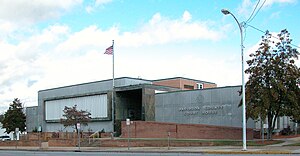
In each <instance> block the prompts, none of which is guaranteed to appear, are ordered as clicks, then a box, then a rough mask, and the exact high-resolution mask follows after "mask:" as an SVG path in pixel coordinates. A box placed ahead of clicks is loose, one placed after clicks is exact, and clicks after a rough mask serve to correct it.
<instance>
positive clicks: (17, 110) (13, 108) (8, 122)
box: [1, 98, 26, 133]
mask: <svg viewBox="0 0 300 156" xmlns="http://www.w3.org/2000/svg"><path fill="white" fill-rule="evenodd" d="M1 122H2V124H3V128H5V129H6V131H5V132H6V133H10V132H14V131H15V129H16V128H19V131H21V132H24V131H25V127H26V116H25V114H24V112H23V106H22V103H21V101H20V100H19V99H18V98H15V99H14V101H13V102H12V103H11V104H10V105H9V108H8V110H7V111H6V112H5V113H4V118H3V120H2V121H1Z"/></svg>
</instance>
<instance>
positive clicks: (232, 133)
mask: <svg viewBox="0 0 300 156" xmlns="http://www.w3.org/2000/svg"><path fill="white" fill-rule="evenodd" d="M127 130H128V126H126V122H122V135H121V137H123V138H127V137H128V131H127ZM129 130H130V137H132V138H167V137H168V134H170V138H182V139H231V140H242V138H243V135H242V128H237V127H225V126H212V125H202V124H177V123H164V122H149V121H134V122H133V123H132V124H131V125H130V126H129ZM168 132H169V133H168ZM247 140H253V129H250V128H248V129H247Z"/></svg>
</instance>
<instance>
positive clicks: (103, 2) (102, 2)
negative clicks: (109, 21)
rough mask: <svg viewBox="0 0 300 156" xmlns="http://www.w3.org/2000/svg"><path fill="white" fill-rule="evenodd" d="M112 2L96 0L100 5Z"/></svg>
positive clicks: (110, 0)
mask: <svg viewBox="0 0 300 156" xmlns="http://www.w3.org/2000/svg"><path fill="white" fill-rule="evenodd" d="M110 2H112V0H96V1H95V5H96V6H99V5H103V4H107V3H110Z"/></svg>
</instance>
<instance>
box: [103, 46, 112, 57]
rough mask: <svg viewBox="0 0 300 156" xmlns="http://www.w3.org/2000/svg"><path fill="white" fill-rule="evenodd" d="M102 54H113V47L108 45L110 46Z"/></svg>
mask: <svg viewBox="0 0 300 156" xmlns="http://www.w3.org/2000/svg"><path fill="white" fill-rule="evenodd" d="M104 54H107V55H113V54H114V47H113V46H110V47H108V48H106V50H105V53H104Z"/></svg>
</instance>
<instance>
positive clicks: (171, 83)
mask: <svg viewBox="0 0 300 156" xmlns="http://www.w3.org/2000/svg"><path fill="white" fill-rule="evenodd" d="M153 84H154V85H161V86H168V87H174V88H179V89H181V90H192V89H191V88H186V87H185V85H187V86H192V88H194V89H197V82H196V81H194V80H190V79H184V78H176V79H166V80H157V81H154V82H153ZM215 87H217V84H214V83H203V88H204V89H205V88H215Z"/></svg>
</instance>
